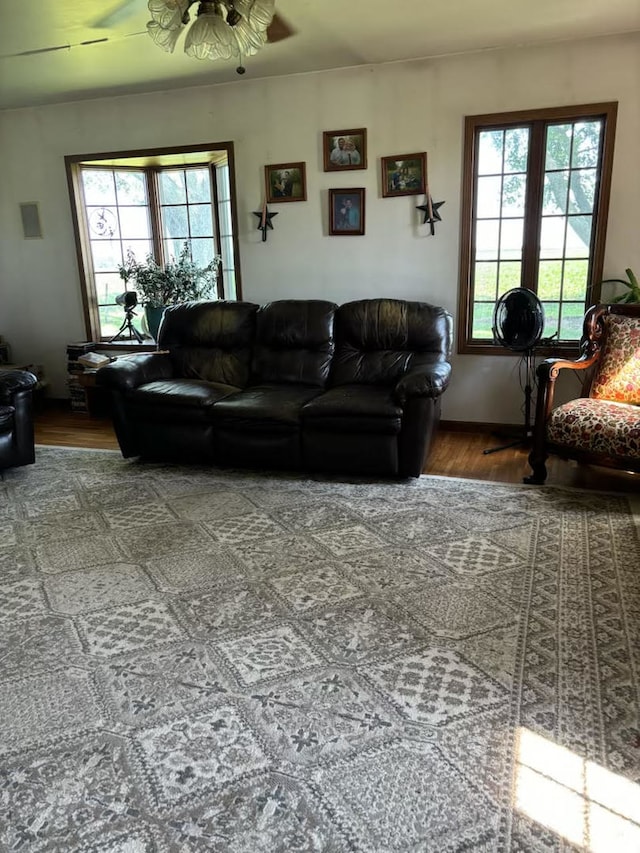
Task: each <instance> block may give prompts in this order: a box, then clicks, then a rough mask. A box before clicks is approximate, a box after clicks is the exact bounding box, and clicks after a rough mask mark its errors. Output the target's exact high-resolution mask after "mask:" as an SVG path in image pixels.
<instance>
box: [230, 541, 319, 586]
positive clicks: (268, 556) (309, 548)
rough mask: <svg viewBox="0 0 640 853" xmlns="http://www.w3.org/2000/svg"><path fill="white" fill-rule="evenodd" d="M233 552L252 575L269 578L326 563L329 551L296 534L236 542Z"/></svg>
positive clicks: (232, 545)
mask: <svg viewBox="0 0 640 853" xmlns="http://www.w3.org/2000/svg"><path fill="white" fill-rule="evenodd" d="M231 547H232V548H233V551H234V552H235V553H236V554H237V555H238V557H239V558H240V559H241V560H242V562H243V564H244V565H245V566H246V568H247V569H248V570H250V571H251V572H252V573H253V574H256V575H259V576H264V577H265V578H269V577H270V576H271V574H272V573H273V572H274V571H275V572H282V571H296V570H297V569H306V568H308V567H312V566H315V565H316V564H317V563H323V564H324V563H325V562H326V559H327V553H326V551H324V550H323V549H321V548H320V546H319V545H317V544H316V543H314V542H309V540H308V539H302V538H299V537H297V536H278V537H275V538H270V539H262V540H260V539H258V540H255V541H250V542H233V543H232V544H231Z"/></svg>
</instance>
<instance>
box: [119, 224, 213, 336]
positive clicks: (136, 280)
mask: <svg viewBox="0 0 640 853" xmlns="http://www.w3.org/2000/svg"><path fill="white" fill-rule="evenodd" d="M220 261H221V258H220V256H219V255H216V256H215V257H214V258H213V260H211V261H210V262H209V263H208V264H207V265H206V266H205V267H200V266H198V264H196V263H195V262H194V261H193V259H192V257H191V246H190V245H189V243H188V241H185V242H184V244H183V246H182V249H181V250H180V254H179V255H178V257H177V258H176V257H173V256H172V257H171V258H169V260H168V261H167V262H166V263H165V264H164V266H161V265H160V264H158V263H157V262H156V260H155V258H154V257H153V255H147V256H146V258H145V260H144V261H142V262H140V261H138V260H137V259H136V256H135V254H134V252H133V251H132V250H131V249H128V250H127V254H126V258H125V262H124V264H120V265H119V267H118V272H119V273H120V278H121V279H122V280H123V281H124V283H125V286H127V288H129V287H130V282H132V283H133V285H134V289H135V290H136V291H137V293H138V296H139V299H140V302H141V304H142V305H143V306H144V309H145V314H146V317H147V326H148V328H149V333H150V334H151V336H152V337H153V338H157V335H158V327H159V326H160V320H161V319H162V314H163V313H164V309H165V308H166V307H167V306H168V305H177V304H178V303H180V302H192V301H198V300H201V299H208V298H215V297H216V296H217V290H216V285H217V283H218V273H219V270H220Z"/></svg>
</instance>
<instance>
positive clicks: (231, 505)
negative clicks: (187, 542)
mask: <svg viewBox="0 0 640 853" xmlns="http://www.w3.org/2000/svg"><path fill="white" fill-rule="evenodd" d="M171 508H172V509H173V510H174V512H176V513H177V514H178V515H179V516H181V517H182V518H186V519H189V521H212V520H214V519H215V520H217V519H219V518H229V517H231V518H235V517H236V516H239V515H247V514H248V513H251V512H255V511H256V508H255V506H254V504H252V503H251V501H249V500H247V498H245V497H243V496H242V495H240V494H238V493H237V492H231V491H229V490H228V489H221V490H220V491H217V492H207V493H206V494H196V495H184V496H182V497H178V498H176V499H175V500H173V501H172V502H171Z"/></svg>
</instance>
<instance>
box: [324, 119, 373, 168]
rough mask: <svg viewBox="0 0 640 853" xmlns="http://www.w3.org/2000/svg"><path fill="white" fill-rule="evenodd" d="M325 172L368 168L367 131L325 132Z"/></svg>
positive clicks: (360, 129) (364, 129)
mask: <svg viewBox="0 0 640 853" xmlns="http://www.w3.org/2000/svg"><path fill="white" fill-rule="evenodd" d="M322 153H323V159H324V170H325V172H348V171H349V170H351V169H366V168H367V129H366V127H358V128H355V129H353V130H325V131H324V133H323V134H322Z"/></svg>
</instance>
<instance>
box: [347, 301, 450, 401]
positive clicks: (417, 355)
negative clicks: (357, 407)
mask: <svg viewBox="0 0 640 853" xmlns="http://www.w3.org/2000/svg"><path fill="white" fill-rule="evenodd" d="M451 342H452V331H451V316H450V315H449V313H448V312H447V311H445V310H444V309H443V308H438V307H436V306H435V305H429V304H428V303H426V302H407V301H405V300H401V299H361V300H358V301H356V302H346V303H345V304H344V305H341V306H340V308H338V310H337V312H336V352H335V356H334V359H333V365H332V370H331V385H332V386H335V385H351V384H366V385H395V384H396V383H397V381H398V380H399V379H400V378H401V377H402V375H403V374H404V373H406V372H407V370H410V369H411V367H414V366H415V367H417V366H418V365H420V364H421V363H425V362H433V361H446V360H447V359H448V358H449V355H450V353H451Z"/></svg>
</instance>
